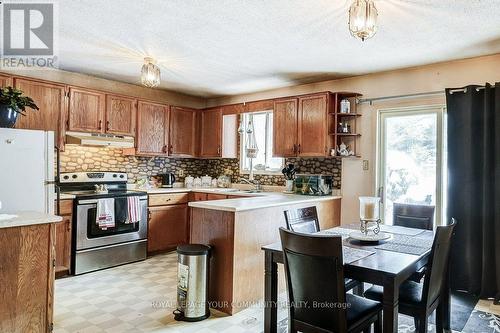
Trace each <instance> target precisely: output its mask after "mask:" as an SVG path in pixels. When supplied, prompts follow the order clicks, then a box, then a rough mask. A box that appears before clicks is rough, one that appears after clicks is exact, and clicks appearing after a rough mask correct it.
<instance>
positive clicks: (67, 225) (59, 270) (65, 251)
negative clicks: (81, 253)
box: [55, 215, 71, 277]
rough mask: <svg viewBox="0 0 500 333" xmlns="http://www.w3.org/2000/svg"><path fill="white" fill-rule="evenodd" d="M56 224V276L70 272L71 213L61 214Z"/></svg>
mask: <svg viewBox="0 0 500 333" xmlns="http://www.w3.org/2000/svg"><path fill="white" fill-rule="evenodd" d="M61 217H62V218H63V220H62V222H59V223H57V224H56V258H55V259H56V276H57V277H60V276H64V275H67V274H69V273H70V265H71V263H70V261H71V215H62V216H61Z"/></svg>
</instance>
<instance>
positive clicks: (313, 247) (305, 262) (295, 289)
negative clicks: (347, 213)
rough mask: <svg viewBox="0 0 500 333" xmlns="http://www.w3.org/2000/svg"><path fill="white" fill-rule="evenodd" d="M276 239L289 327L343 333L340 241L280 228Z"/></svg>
mask: <svg viewBox="0 0 500 333" xmlns="http://www.w3.org/2000/svg"><path fill="white" fill-rule="evenodd" d="M280 237H281V244H282V247H283V253H284V264H285V275H286V282H287V291H288V297H289V301H290V307H289V311H290V317H289V318H290V321H291V324H292V325H294V326H296V325H302V327H304V326H303V324H304V323H307V325H310V327H316V328H318V329H320V330H326V331H331V332H346V331H347V320H346V309H345V307H343V306H342V305H343V304H345V297H346V296H345V287H344V266H343V260H342V238H341V237H340V236H326V235H308V234H299V233H295V232H292V231H289V230H286V229H284V228H280ZM325 277H328V278H325ZM308 327H309V326H308ZM316 331H318V330H316Z"/></svg>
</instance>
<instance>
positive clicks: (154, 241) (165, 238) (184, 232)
mask: <svg viewBox="0 0 500 333" xmlns="http://www.w3.org/2000/svg"><path fill="white" fill-rule="evenodd" d="M148 210H149V224H148V253H150V254H151V253H157V252H162V251H168V250H173V249H175V248H176V247H177V245H179V244H186V243H188V241H189V240H188V237H189V234H188V232H189V228H188V205H187V204H182V205H170V206H157V207H149V208H148Z"/></svg>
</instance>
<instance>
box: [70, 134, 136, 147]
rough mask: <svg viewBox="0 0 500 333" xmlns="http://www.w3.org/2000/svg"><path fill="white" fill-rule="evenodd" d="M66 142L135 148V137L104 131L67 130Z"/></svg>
mask: <svg viewBox="0 0 500 333" xmlns="http://www.w3.org/2000/svg"><path fill="white" fill-rule="evenodd" d="M66 144H73V145H81V146H105V147H113V148H134V138H133V137H131V136H121V135H112V134H102V133H81V132H66Z"/></svg>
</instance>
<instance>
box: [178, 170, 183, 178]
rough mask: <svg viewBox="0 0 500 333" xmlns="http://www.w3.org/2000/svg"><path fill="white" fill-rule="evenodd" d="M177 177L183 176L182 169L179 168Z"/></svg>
mask: <svg viewBox="0 0 500 333" xmlns="http://www.w3.org/2000/svg"><path fill="white" fill-rule="evenodd" d="M179 177H184V170H182V169H179Z"/></svg>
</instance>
